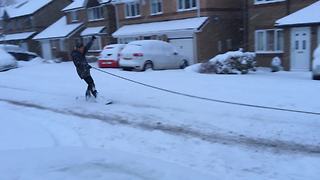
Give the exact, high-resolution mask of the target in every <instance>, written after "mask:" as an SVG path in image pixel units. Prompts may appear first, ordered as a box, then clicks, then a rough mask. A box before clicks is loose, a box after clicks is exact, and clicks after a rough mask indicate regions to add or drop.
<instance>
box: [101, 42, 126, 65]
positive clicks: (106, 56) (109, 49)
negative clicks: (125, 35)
mask: <svg viewBox="0 0 320 180" xmlns="http://www.w3.org/2000/svg"><path fill="white" fill-rule="evenodd" d="M124 46H125V44H110V45H107V46H105V47H104V48H103V50H102V52H101V53H100V56H99V59H98V66H99V67H100V68H117V67H119V60H120V58H119V55H120V52H121V51H122V49H123V48H124Z"/></svg>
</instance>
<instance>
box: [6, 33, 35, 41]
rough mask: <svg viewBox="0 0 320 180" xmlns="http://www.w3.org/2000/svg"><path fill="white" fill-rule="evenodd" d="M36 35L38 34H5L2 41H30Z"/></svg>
mask: <svg viewBox="0 0 320 180" xmlns="http://www.w3.org/2000/svg"><path fill="white" fill-rule="evenodd" d="M34 33H36V32H24V33H15V34H4V35H2V36H1V38H0V41H12V40H24V39H28V38H29V37H30V36H32V35H33V34H34Z"/></svg>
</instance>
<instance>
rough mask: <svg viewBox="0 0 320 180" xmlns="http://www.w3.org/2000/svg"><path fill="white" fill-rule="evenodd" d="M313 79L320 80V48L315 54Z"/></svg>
mask: <svg viewBox="0 0 320 180" xmlns="http://www.w3.org/2000/svg"><path fill="white" fill-rule="evenodd" d="M312 79H313V80H320V46H318V48H317V49H316V50H315V51H314V53H313V65H312Z"/></svg>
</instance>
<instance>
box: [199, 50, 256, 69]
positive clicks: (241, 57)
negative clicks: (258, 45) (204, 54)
mask: <svg viewBox="0 0 320 180" xmlns="http://www.w3.org/2000/svg"><path fill="white" fill-rule="evenodd" d="M255 57H256V55H255V53H252V52H242V50H239V51H229V52H227V53H225V54H219V55H217V56H215V57H214V58H212V59H210V60H209V62H207V63H203V64H201V66H200V68H199V70H198V72H200V73H215V74H233V73H238V72H240V73H242V74H246V73H248V72H249V70H253V71H255V67H256V61H255Z"/></svg>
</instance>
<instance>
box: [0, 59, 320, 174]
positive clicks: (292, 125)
mask: <svg viewBox="0 0 320 180" xmlns="http://www.w3.org/2000/svg"><path fill="white" fill-rule="evenodd" d="M107 71H108V72H111V73H114V74H117V75H121V76H124V77H126V78H130V79H133V80H138V81H141V82H143V83H147V84H150V85H154V86H159V87H161V88H166V89H170V90H173V91H178V92H183V93H187V94H192V95H197V96H201V97H206V98H212V99H219V100H226V101H232V102H239V103H248V104H256V105H261V106H272V107H279V108H288V109H295V110H304V111H311V112H317V113H319V112H320V103H319V100H320V94H319V89H320V84H319V82H318V81H312V80H310V79H311V73H305V72H279V73H270V72H267V71H264V70H260V71H258V72H256V73H250V74H248V75H205V74H198V73H192V72H186V71H183V70H169V71H147V72H126V71H121V70H118V69H107ZM92 75H93V78H94V79H95V82H96V86H97V89H98V91H99V92H100V95H101V96H103V97H105V98H110V99H113V100H114V104H113V105H110V106H105V105H103V103H102V102H101V103H100V102H99V103H90V102H85V101H83V100H76V97H79V96H83V95H84V91H85V89H86V87H85V83H84V82H83V81H81V80H80V79H79V78H78V77H77V74H76V72H75V69H74V67H73V64H72V63H70V62H68V63H59V64H46V63H40V62H35V61H33V62H27V63H23V64H21V67H20V68H18V69H14V70H10V71H7V72H2V73H0V111H1V120H0V162H1V163H0V179H6V180H11V179H12V180H13V179H19V178H20V179H23V180H29V179H33V180H34V179H35V180H37V179H39V180H40V179H43V178H44V177H46V179H62V180H64V179H66V180H70V179H71V180H72V179H77V180H81V179H98V180H99V179H108V178H110V177H112V178H113V179H246V180H247V179H319V168H320V161H319V160H320V156H319V154H320V131H319V128H320V121H319V120H320V116H318V115H308V114H299V113H290V112H282V111H273V110H264V109H256V108H251V107H241V106H235V105H228V104H220V103H214V102H209V101H203V100H197V99H193V98H188V97H183V96H178V95H174V94H169V93H166V92H161V91H158V90H154V89H151V88H146V87H143V86H141V85H137V84H133V83H130V82H127V81H124V80H121V79H118V78H115V77H112V76H108V75H107V74H104V73H101V72H98V71H95V70H92Z"/></svg>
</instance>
